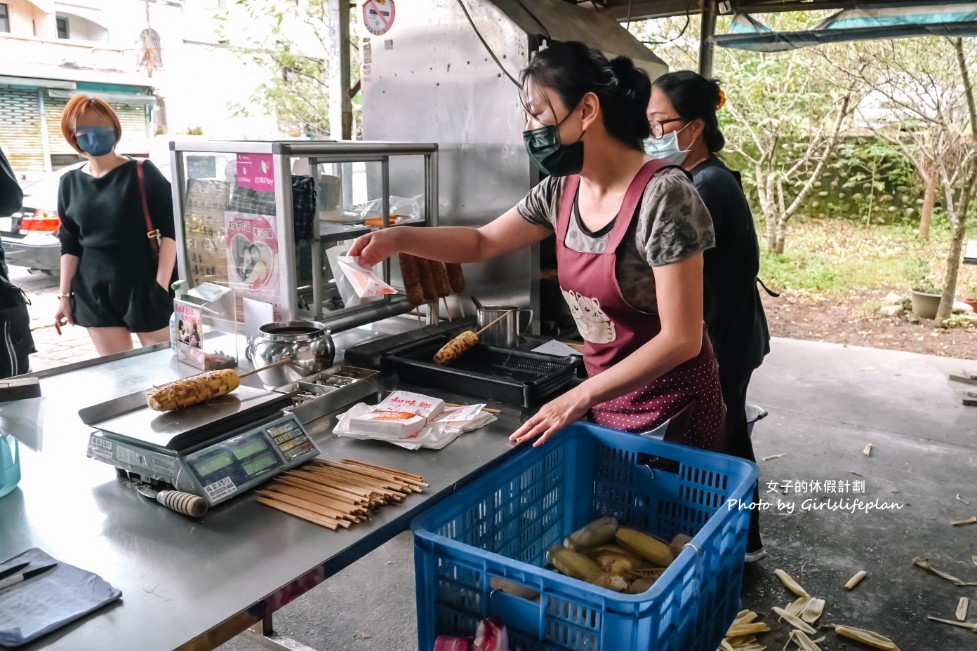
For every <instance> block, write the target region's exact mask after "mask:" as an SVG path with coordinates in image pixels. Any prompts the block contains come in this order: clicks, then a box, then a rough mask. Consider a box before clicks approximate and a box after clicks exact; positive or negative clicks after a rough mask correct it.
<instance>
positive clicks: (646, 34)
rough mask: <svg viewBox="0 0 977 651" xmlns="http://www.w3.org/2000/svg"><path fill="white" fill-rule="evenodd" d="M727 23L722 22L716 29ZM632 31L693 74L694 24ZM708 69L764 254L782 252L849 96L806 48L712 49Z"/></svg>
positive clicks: (801, 18) (778, 22) (779, 23)
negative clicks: (720, 96) (759, 219)
mask: <svg viewBox="0 0 977 651" xmlns="http://www.w3.org/2000/svg"><path fill="white" fill-rule="evenodd" d="M815 13H816V12H815ZM769 18H770V20H769V24H770V26H771V27H774V28H775V29H786V30H790V29H800V28H802V27H804V26H806V25H807V24H808V23H809V22H810V21H811V20H813V19H816V18H817V15H814V16H812V14H810V13H784V14H777V15H772V16H770V17H769ZM728 21H729V19H728V18H724V19H722V20H721V21H720V22H721V24H720V25H719V26H718V31H722V30H723V29H725V23H728ZM632 32H634V33H635V35H636V36H638V38H640V39H641V40H642V41H643V42H645V43H646V44H648V45H649V46H650V47H652V48H653V49H654V50H655V51H656V52H657V53H658V54H659V55H660V56H662V57H663V58H664V59H665V60H666V61H667V62H669V63H670V64H671V65H672V67H673V69H681V68H682V67H686V68H689V69H693V70H694V69H695V61H694V59H693V58H692V57H691V56H690V53H693V54H694V53H695V52H696V51H697V49H698V18H693V19H691V20H688V19H686V18H684V17H681V18H673V19H669V20H667V21H660V22H659V21H656V22H651V21H648V22H647V23H642V24H637V23H636V24H635V25H633V26H632ZM715 69H716V76H717V77H718V78H719V79H720V80H721V81H722V85H723V88H724V89H725V92H726V97H727V103H726V108H725V109H723V110H722V111H720V112H719V118H720V124H721V126H722V129H723V132H724V134H725V136H726V149H727V150H728V151H730V152H733V153H734V154H736V155H737V156H739V157H740V158H741V159H742V162H743V163H744V164H745V165H746V166H747V168H746V169H744V170H743V172H744V177H746V178H745V180H746V181H747V185H749V186H753V187H754V188H755V193H756V197H757V202H758V204H759V210H758V211H756V212H758V213H759V214H761V215H763V217H764V219H765V222H766V240H767V248H768V249H769V250H770V251H772V252H775V253H783V251H784V247H785V244H786V238H787V226H788V223H789V222H790V220H791V218H792V217H794V216H795V215H796V214H797V213H798V211H799V210H800V208H801V206H802V205H803V203H804V200H805V198H806V197H807V196H808V195H809V194H810V192H811V190H812V189H813V188H815V187H816V186H817V184H818V181H819V179H820V177H821V175H822V172H824V170H825V166H826V165H827V163H828V161H829V160H830V158H831V156H832V154H833V152H834V150H835V147H836V145H837V142H838V138H839V136H840V133H841V129H842V126H843V125H844V123H845V120H846V119H847V118H848V117H849V114H850V111H849V107H850V106H851V105H852V104H853V103H854V101H855V99H857V98H856V97H855V95H854V91H853V90H846V91H839V90H838V88H837V86H836V85H835V84H834V83H832V81H831V80H830V79H828V78H827V77H826V75H825V74H824V66H823V65H821V62H820V58H819V57H818V56H817V55H816V54H814V53H812V52H810V51H809V50H795V51H791V52H784V53H774V54H766V53H753V52H743V51H740V50H728V49H719V50H717V52H716V58H715Z"/></svg>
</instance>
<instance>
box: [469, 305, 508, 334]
mask: <svg viewBox="0 0 977 651" xmlns="http://www.w3.org/2000/svg"><path fill="white" fill-rule="evenodd" d="M513 312H515V310H509V311H507V312H506V313H505V314H503V315H502V316H498V317H495V318H494V319H492V320H491V321H489V322H488V323H487V324H486V325H485V327H484V328H482V329H481V330H479V331H478V332H476V333H475V336H476V337H477V336H478V335H480V334H482V333H483V332H485V331H486V330H488V329H489V328H491V327H492V326H494V325H495V324H496V323H498V322H499V321H501V320H502V319H504V318H506V317H507V316H509V315H510V314H512V313H513Z"/></svg>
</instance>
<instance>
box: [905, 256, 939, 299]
mask: <svg viewBox="0 0 977 651" xmlns="http://www.w3.org/2000/svg"><path fill="white" fill-rule="evenodd" d="M904 272H905V274H906V279H907V280H909V284H910V288H911V289H912V290H913V291H916V292H922V293H923V294H940V293H942V290H940V289H939V288H938V287H937V286H936V283H934V282H933V279H932V269H931V268H930V263H929V261H928V260H925V259H924V258H909V259H908V260H906V262H905V267H904Z"/></svg>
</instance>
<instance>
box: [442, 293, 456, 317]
mask: <svg viewBox="0 0 977 651" xmlns="http://www.w3.org/2000/svg"><path fill="white" fill-rule="evenodd" d="M441 300H442V301H444V311H445V312H446V313H447V314H448V322H449V323H450V322H451V321H453V320H454V319H453V317H452V316H451V308H450V307H448V297H447V296H442V297H441Z"/></svg>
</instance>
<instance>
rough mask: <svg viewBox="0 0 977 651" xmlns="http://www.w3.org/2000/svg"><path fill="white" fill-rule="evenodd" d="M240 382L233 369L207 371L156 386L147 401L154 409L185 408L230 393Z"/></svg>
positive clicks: (170, 409)
mask: <svg viewBox="0 0 977 651" xmlns="http://www.w3.org/2000/svg"><path fill="white" fill-rule="evenodd" d="M240 384H241V379H240V378H239V377H238V374H237V373H236V372H234V371H233V370H230V369H224V370H221V371H209V372H207V373H201V374H200V375H194V376H193V377H188V378H183V379H182V380H177V381H176V382H170V383H169V384H164V385H163V386H161V387H158V388H157V389H156V390H155V391H153V392H152V393H151V394H150V395H149V400H148V401H147V403H148V404H149V407H150V408H151V409H155V410H156V411H173V410H175V409H185V408H186V407H190V406H191V405H196V404H200V403H202V402H207V401H208V400H213V399H214V398H217V397H218V396H222V395H224V394H226V393H230V392H231V391H233V390H234V389H236V388H238V386H240Z"/></svg>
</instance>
